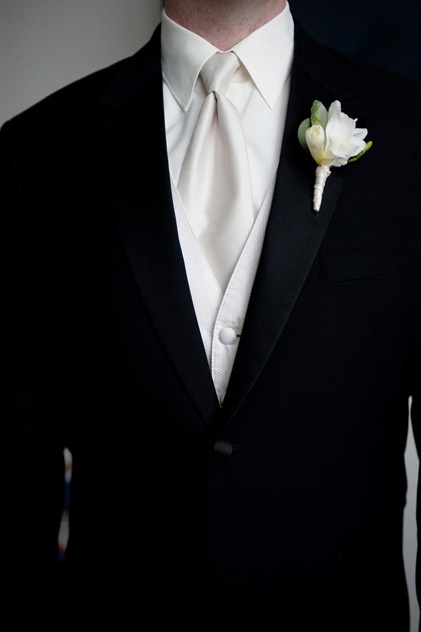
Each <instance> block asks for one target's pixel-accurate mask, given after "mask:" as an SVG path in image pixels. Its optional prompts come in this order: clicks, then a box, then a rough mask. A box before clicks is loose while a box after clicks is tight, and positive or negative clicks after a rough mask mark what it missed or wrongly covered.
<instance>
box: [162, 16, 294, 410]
mask: <svg viewBox="0 0 421 632" xmlns="http://www.w3.org/2000/svg"><path fill="white" fill-rule="evenodd" d="M293 39H294V25H293V20H292V16H291V13H290V10H289V5H288V4H287V5H286V7H285V9H284V10H283V11H282V12H281V13H280V14H279V15H277V16H276V17H275V18H274V19H272V20H271V21H270V22H268V23H266V24H265V25H263V26H262V27H260V28H259V29H257V30H256V31H254V32H253V33H251V34H250V35H249V36H248V37H246V38H245V39H244V40H242V41H241V42H240V43H238V44H237V45H235V46H234V47H233V49H232V50H233V51H234V52H235V53H236V54H237V56H238V57H239V58H240V60H241V62H242V63H243V65H244V68H242V69H241V70H240V71H239V72H237V73H236V75H235V77H234V81H233V82H232V84H231V87H230V89H229V91H228V92H227V96H228V98H230V99H231V100H232V101H233V103H234V104H235V105H236V107H237V109H238V110H239V112H240V114H241V117H242V122H243V127H244V133H245V136H246V143H247V150H248V157H249V164H250V172H251V180H252V190H253V202H254V208H255V215H256V217H257V220H256V221H255V224H254V226H253V230H252V231H251V234H250V237H249V239H248V242H247V244H246V246H245V248H244V250H243V253H242V255H241V257H240V259H239V261H238V263H237V267H236V269H235V271H234V273H233V275H232V278H231V281H230V283H229V285H228V288H227V290H226V292H225V294H223V293H222V291H221V290H220V288H219V286H218V284H217V282H216V279H215V277H214V275H213V273H212V270H211V269H210V266H209V264H208V263H207V260H206V258H205V256H204V255H203V252H202V251H201V249H200V246H199V244H198V241H197V239H196V238H195V236H194V234H193V231H192V230H191V228H190V225H189V223H188V219H187V216H186V214H185V213H184V209H183V207H182V204H181V201H180V199H179V197H178V194H177V183H178V178H179V175H180V170H181V165H182V163H183V159H184V156H185V153H186V151H187V147H188V144H189V142H190V139H191V136H192V133H193V130H194V127H195V124H196V120H197V117H198V115H199V112H200V108H201V105H202V102H203V100H204V98H205V96H206V95H205V91H204V88H203V85H202V82H201V79H199V80H198V77H199V73H200V69H201V67H202V66H203V64H204V63H205V62H206V61H207V59H209V57H210V56H211V55H213V54H214V53H215V52H216V51H217V50H218V49H217V48H215V47H214V46H213V45H212V44H210V43H209V42H208V41H207V40H205V39H203V38H202V37H200V36H198V35H196V34H195V33H192V32H191V31H189V30H188V29H185V28H184V27H182V26H180V25H179V24H177V23H176V22H174V21H173V20H171V19H170V18H169V17H168V16H167V14H166V13H165V9H164V10H163V13H162V31H161V54H162V71H163V91H164V111H165V126H166V136H167V149H168V158H169V165H170V172H171V178H172V190H173V199H174V209H175V214H176V220H177V227H178V232H179V238H180V244H181V248H182V251H183V256H184V260H185V265H186V271H187V277H188V280H189V285H190V291H191V294H192V300H193V304H194V307H195V311H196V317H197V321H198V325H199V328H200V331H201V335H202V340H203V344H204V347H205V351H206V355H207V358H208V362H209V366H210V369H211V373H212V378H213V381H214V384H215V389H216V392H217V394H218V397H219V401H220V402H221V404H222V401H223V398H224V395H225V392H226V388H227V385H228V381H229V376H230V374H231V369H232V366H233V363H234V359H235V354H236V351H237V348H238V344H239V340H240V336H241V331H242V326H243V322H244V318H245V314H246V310H247V305H248V299H249V296H250V292H251V288H252V285H253V281H254V275H255V273H256V270H257V265H258V261H259V257H260V251H261V247H262V243H263V237H264V232H265V228H266V221H267V217H268V214H269V210H270V205H271V201H272V194H273V186H274V179H275V175H276V171H277V167H278V163H279V155H280V150H281V144H282V137H283V131H284V125H285V118H286V109H287V104H288V98H289V78H290V71H291V65H292V58H293Z"/></svg>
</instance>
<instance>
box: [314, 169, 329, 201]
mask: <svg viewBox="0 0 421 632" xmlns="http://www.w3.org/2000/svg"><path fill="white" fill-rule="evenodd" d="M329 176H330V168H329V167H327V166H326V165H319V166H318V167H317V169H316V179H315V182H314V189H313V210H314V211H316V213H318V212H319V211H320V206H321V203H322V197H323V190H324V188H325V184H326V180H327V179H328V177H329Z"/></svg>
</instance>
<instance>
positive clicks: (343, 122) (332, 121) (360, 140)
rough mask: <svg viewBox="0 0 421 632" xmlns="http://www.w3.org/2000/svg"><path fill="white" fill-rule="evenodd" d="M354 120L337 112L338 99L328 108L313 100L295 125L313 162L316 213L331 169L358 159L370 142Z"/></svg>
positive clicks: (364, 131) (367, 148)
mask: <svg viewBox="0 0 421 632" xmlns="http://www.w3.org/2000/svg"><path fill="white" fill-rule="evenodd" d="M356 122H357V119H352V118H350V117H349V116H347V115H346V114H344V113H343V112H342V111H341V103H340V101H333V103H332V104H331V105H330V107H329V110H327V109H326V108H325V106H324V105H323V103H321V102H320V101H313V106H312V108H311V113H310V117H309V118H307V119H305V120H304V121H303V122H302V123H301V125H300V126H299V128H298V140H299V141H300V143H301V145H302V146H303V147H304V149H306V150H308V151H309V152H310V154H311V156H312V157H313V159H314V160H315V161H316V163H317V167H316V177H315V183H314V191H313V210H314V211H316V213H318V212H319V210H320V205H321V203H322V195H323V190H324V187H325V183H326V180H327V178H328V176H329V175H330V170H331V168H332V167H342V166H343V165H346V164H347V163H348V162H354V161H355V160H358V158H361V156H363V155H364V154H365V152H366V151H368V150H369V149H370V147H371V146H372V144H373V143H372V142H371V141H369V142H365V140H364V138H365V137H366V136H367V133H368V130H366V129H365V128H358V127H356Z"/></svg>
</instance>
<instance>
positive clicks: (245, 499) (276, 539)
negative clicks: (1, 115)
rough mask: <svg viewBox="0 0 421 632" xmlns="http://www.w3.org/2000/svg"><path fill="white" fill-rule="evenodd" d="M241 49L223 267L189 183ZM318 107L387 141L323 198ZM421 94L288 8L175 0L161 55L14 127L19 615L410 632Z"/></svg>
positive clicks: (84, 87) (10, 150)
mask: <svg viewBox="0 0 421 632" xmlns="http://www.w3.org/2000/svg"><path fill="white" fill-rule="evenodd" d="M231 50H233V51H234V52H235V53H236V56H237V57H238V58H239V59H240V61H241V64H242V65H241V67H240V70H239V73H240V75H239V81H238V83H239V85H240V86H241V89H240V90H239V92H240V93H243V94H244V95H245V96H246V101H245V103H244V104H243V109H242V118H243V126H244V132H245V136H246V145H247V151H248V154H249V155H248V158H249V164H250V171H251V188H252V194H253V208H254V212H255V218H254V224H253V226H252V228H250V232H249V236H248V238H247V241H246V244H245V246H244V250H243V254H242V256H241V258H240V259H239V260H238V262H237V263H236V267H235V270H234V272H233V273H232V277H231V280H229V283H228V284H227V286H226V287H225V286H224V285H223V283H218V282H217V280H216V275H215V274H214V272H213V270H212V266H211V265H209V261H207V258H206V255H205V254H204V252H202V249H201V248H200V246H199V245H198V238H197V237H196V236H195V235H194V234H193V231H192V230H191V227H190V220H189V219H188V215H187V214H186V213H185V209H184V208H183V199H182V197H181V195H179V191H178V183H179V179H180V177H181V172H182V167H183V161H184V158H185V155H186V153H187V151H188V145H189V142H190V139H191V138H192V137H193V129H194V126H195V123H196V120H197V118H198V116H199V111H200V107H201V103H202V102H203V100H204V98H205V97H204V90H203V85H202V83H201V80H200V79H197V77H198V74H199V70H200V68H201V66H202V65H203V63H204V62H205V61H206V59H207V58H209V57H210V56H211V54H213V53H214V52H215V51H222V52H224V53H225V52H227V51H231ZM237 92H238V91H237ZM315 100H319V101H320V102H322V103H323V104H324V105H325V106H326V107H329V105H330V104H331V103H332V102H334V101H336V100H338V101H339V102H340V103H341V107H342V111H343V112H345V113H346V114H347V115H348V116H349V117H351V118H352V119H356V120H357V121H358V127H359V128H365V129H367V130H368V136H367V139H368V138H369V139H370V140H372V141H373V147H372V148H371V149H370V151H368V152H367V153H366V154H365V155H364V156H363V157H362V158H360V159H359V160H357V161H354V162H349V164H346V165H344V166H341V167H335V168H332V172H331V174H330V176H329V177H328V179H327V181H326V185H325V189H324V192H323V197H322V203H321V207H320V210H319V211H318V212H315V211H314V209H313V202H312V197H313V186H314V178H315V168H316V163H315V162H314V160H313V159H312V157H311V155H310V153H308V152H306V151H305V150H304V149H303V147H302V146H301V144H300V143H299V141H298V137H297V131H298V128H299V125H300V123H301V122H302V121H303V120H305V119H306V118H308V117H309V115H310V108H311V106H312V104H313V102H314V101H315ZM420 111H421V94H420V88H419V86H418V85H413V84H411V82H410V81H409V80H404V79H401V78H399V77H395V76H391V75H389V74H388V73H387V72H386V71H383V70H380V69H376V70H374V69H372V68H368V67H366V66H365V65H364V64H362V63H360V62H356V61H353V60H351V59H347V58H345V57H344V56H342V55H340V54H338V53H336V52H334V51H332V50H329V49H328V48H325V47H323V46H321V45H319V44H318V43H316V42H315V41H314V40H313V39H312V38H311V37H310V36H309V35H308V34H306V33H305V32H304V31H303V29H302V28H301V27H300V25H299V24H298V23H297V22H296V21H294V20H293V17H292V15H291V13H290V8H289V5H288V3H287V2H285V0H260V1H257V0H248V1H246V0H167V2H166V8H165V11H164V13H163V16H162V24H161V25H160V27H158V29H157V30H156V32H155V33H154V34H153V36H152V38H151V40H150V41H149V43H148V44H147V45H146V46H145V47H143V48H142V49H141V50H140V51H139V52H138V53H137V54H135V55H134V56H133V57H131V58H129V59H126V60H123V61H120V62H118V63H116V64H115V65H113V66H112V67H109V68H106V69H103V70H101V71H98V72H96V73H95V74H93V75H91V76H89V77H86V78H84V79H82V80H80V81H77V82H76V83H74V84H72V85H70V86H68V87H66V88H64V89H62V90H60V91H59V92H57V93H55V94H53V95H51V96H50V97H48V98H47V99H45V100H44V101H43V102H41V103H39V104H37V105H35V106H33V107H31V108H30V109H29V110H27V111H26V112H24V113H22V114H20V115H18V116H16V117H15V118H14V119H12V120H11V121H9V122H7V123H6V124H5V125H4V127H3V129H2V131H1V178H2V187H1V191H2V196H3V201H2V224H3V227H2V233H1V234H2V247H1V249H0V251H1V254H2V257H3V262H2V266H1V270H2V290H3V296H4V297H5V302H4V306H5V309H4V312H5V315H6V324H5V325H4V326H3V328H2V331H3V343H2V348H3V360H2V362H4V366H5V367H6V371H5V372H4V373H3V379H2V382H3V386H4V387H5V394H4V397H3V398H2V399H3V403H2V409H3V410H2V420H1V441H2V445H1V460H2V461H1V467H2V475H1V484H2V494H1V498H2V501H1V502H2V510H3V512H2V518H1V529H2V537H1V541H0V547H1V568H2V572H3V574H4V576H5V577H7V600H5V606H6V605H9V604H11V603H16V602H18V604H19V608H18V609H16V610H14V616H15V617H19V616H21V615H22V614H23V615H28V614H29V616H30V618H31V621H38V622H43V621H44V617H45V616H46V614H47V613H51V611H52V610H54V612H55V613H56V614H55V616H61V617H62V618H64V621H65V622H66V621H73V620H74V621H75V624H76V622H80V621H82V620H83V621H85V622H88V621H93V622H94V624H96V625H97V626H98V627H99V625H105V623H107V624H109V625H112V623H113V622H115V625H116V626H118V629H122V630H125V629H131V628H132V627H137V626H138V625H139V627H140V628H145V627H146V629H172V627H176V626H180V628H181V629H184V630H195V631H204V630H218V631H223V630H226V631H228V630H229V631H236V630H253V631H256V632H268V631H273V630H277V631H279V630H287V631H288V632H289V631H294V632H303V631H304V630H306V631H307V630H310V629H323V630H324V631H325V632H333V631H335V632H338V631H341V632H342V631H351V630H352V631H355V630H358V631H359V632H368V631H370V632H371V631H372V630H382V631H390V632H392V631H393V632H405V631H407V630H408V629H409V614H408V597H407V589H406V583H405V574H404V565H403V560H402V519H403V510H404V505H405V494H406V476H405V464H404V450H405V444H406V438H407V430H408V412H409V402H412V421H413V425H414V433H415V436H416V438H417V437H418V434H419V425H420V422H421V420H420V413H419V389H420V380H419V360H420V348H419V347H420V342H421V336H420V334H421V318H420V317H421V291H420V289H421V283H420V281H421V277H420V274H421V270H420V265H421V262H420V257H419V247H420V228H421V213H420V190H419V186H420V184H419V175H420V166H421V158H420V151H419V148H420V145H421V143H420V140H421V138H420V131H419V120H418V119H419V112H420ZM191 175H192V177H193V175H194V174H191ZM210 188H211V189H212V190H213V191H215V195H216V192H217V191H218V182H211V184H210ZM197 206H198V207H200V206H201V204H200V203H197ZM198 212H199V211H198ZM244 253H246V254H244ZM65 447H67V448H68V449H69V450H70V451H71V453H72V459H73V470H72V488H71V509H70V537H69V542H68V547H67V550H66V558H65V560H64V561H63V562H60V561H58V559H57V533H58V528H59V522H60V517H61V511H62V496H63V449H64V448H65ZM54 599H60V601H59V602H57V609H54V607H52V605H53V604H55V603H56V602H55V601H54ZM29 604H30V605H29ZM62 608H64V610H63V609H62ZM57 613H58V615H57ZM61 613H62V614H61ZM54 621H55V622H56V624H57V625H58V624H59V623H60V621H61V619H60V620H59V619H58V618H55V619H54ZM148 626H149V628H148Z"/></svg>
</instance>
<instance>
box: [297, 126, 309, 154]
mask: <svg viewBox="0 0 421 632" xmlns="http://www.w3.org/2000/svg"><path fill="white" fill-rule="evenodd" d="M310 126H311V121H310V119H309V118H307V119H304V121H303V122H302V123H301V124H300V127H299V128H298V140H299V141H300V145H301V147H304V149H308V147H307V141H306V131H307V130H308V128H309V127H310Z"/></svg>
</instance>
